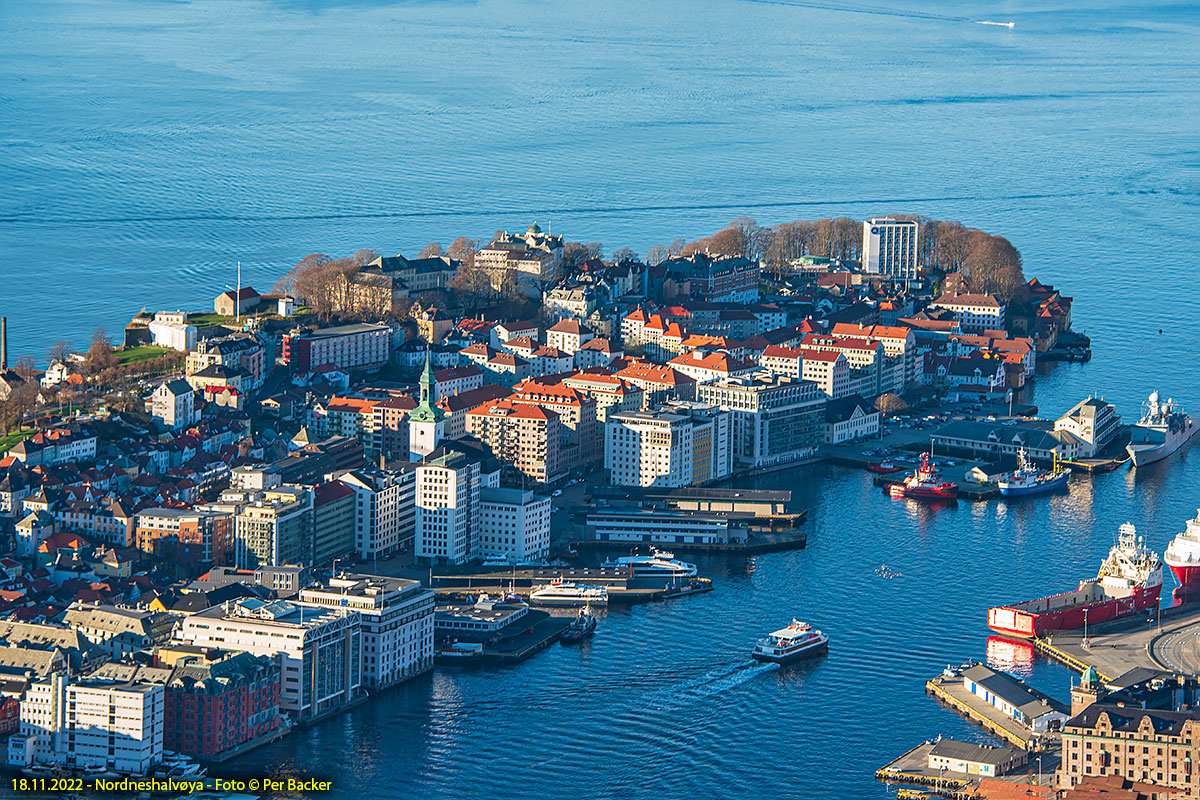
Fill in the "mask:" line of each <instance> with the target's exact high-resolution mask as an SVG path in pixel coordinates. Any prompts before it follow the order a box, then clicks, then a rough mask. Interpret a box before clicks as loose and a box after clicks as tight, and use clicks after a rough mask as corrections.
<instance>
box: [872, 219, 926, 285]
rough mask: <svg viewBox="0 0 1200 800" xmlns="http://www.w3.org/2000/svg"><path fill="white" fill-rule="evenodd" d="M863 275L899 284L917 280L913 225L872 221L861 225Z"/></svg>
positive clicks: (890, 220)
mask: <svg viewBox="0 0 1200 800" xmlns="http://www.w3.org/2000/svg"><path fill="white" fill-rule="evenodd" d="M862 265H863V271H864V272H866V273H867V274H868V275H888V276H891V277H893V278H897V279H899V280H912V279H914V278H916V277H917V223H916V222H910V221H902V220H897V219H892V218H891V217H873V218H871V219H869V220H867V221H866V222H864V223H863V243H862Z"/></svg>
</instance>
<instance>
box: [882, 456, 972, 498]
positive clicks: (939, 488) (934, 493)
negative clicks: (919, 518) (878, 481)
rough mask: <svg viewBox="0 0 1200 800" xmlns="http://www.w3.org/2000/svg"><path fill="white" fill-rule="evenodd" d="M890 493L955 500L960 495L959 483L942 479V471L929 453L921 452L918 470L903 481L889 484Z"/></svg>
mask: <svg viewBox="0 0 1200 800" xmlns="http://www.w3.org/2000/svg"><path fill="white" fill-rule="evenodd" d="M888 494H890V495H891V496H892V497H918V498H926V499H930V500H953V499H954V498H955V496H956V495H958V484H955V483H951V482H950V481H945V480H942V476H941V473H939V472H938V471H937V467H935V466H934V465H933V463H932V462H931V461H930V460H929V453H921V463H920V465H919V466H918V467H917V471H916V472H912V473H910V474H908V475H905V476H904V480H903V481H902V482H900V483H893V484H892V485H891V486H889V487H888Z"/></svg>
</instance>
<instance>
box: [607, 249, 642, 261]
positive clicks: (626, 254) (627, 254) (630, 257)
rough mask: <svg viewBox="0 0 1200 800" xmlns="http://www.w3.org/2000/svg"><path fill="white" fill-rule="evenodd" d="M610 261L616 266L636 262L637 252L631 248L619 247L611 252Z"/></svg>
mask: <svg viewBox="0 0 1200 800" xmlns="http://www.w3.org/2000/svg"><path fill="white" fill-rule="evenodd" d="M612 260H613V261H614V262H616V263H618V264H624V263H625V262H626V261H637V260H638V254H637V251H636V250H634V249H633V248H631V247H620V248H618V249H616V250H614V251H613V254H612Z"/></svg>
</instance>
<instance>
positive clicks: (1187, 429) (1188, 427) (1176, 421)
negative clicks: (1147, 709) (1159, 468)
mask: <svg viewBox="0 0 1200 800" xmlns="http://www.w3.org/2000/svg"><path fill="white" fill-rule="evenodd" d="M1195 432H1196V426H1195V425H1193V424H1192V418H1191V417H1189V416H1188V415H1187V414H1185V413H1184V412H1183V406H1181V405H1179V404H1178V403H1176V402H1175V401H1174V400H1172V399H1171V398H1167V399H1166V400H1165V401H1164V400H1163V399H1162V398H1161V397H1160V396H1159V394H1158V392H1151V393H1150V397H1149V399H1147V400H1146V402H1145V403H1143V404H1142V418H1141V419H1140V420H1138V423H1137V425H1134V426H1133V427H1132V428H1130V431H1129V433H1130V439H1129V444H1128V445H1127V446H1126V448H1125V450H1126V451H1127V452H1128V453H1129V458H1130V460H1131V461H1132V462H1133V466H1135V467H1144V466H1146V465H1147V464H1153V463H1154V462H1155V461H1162V460H1163V459H1164V458H1166V457H1167V456H1169V455H1171V453H1174V452H1175V451H1176V450H1178V449H1179V448H1180V447H1181V446H1183V444H1184V443H1185V442H1186V441H1187V440H1188V439H1190V438H1192V434H1193V433H1195Z"/></svg>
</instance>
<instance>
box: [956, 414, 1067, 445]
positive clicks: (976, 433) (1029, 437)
mask: <svg viewBox="0 0 1200 800" xmlns="http://www.w3.org/2000/svg"><path fill="white" fill-rule="evenodd" d="M932 438H935V439H938V438H940V439H964V440H966V441H972V442H991V443H995V444H1004V445H1012V446H1016V447H1027V448H1030V449H1032V450H1053V449H1054V448H1055V447H1057V446H1059V445H1060V444H1062V441H1063V439H1065V438H1067V436H1066V435H1065V434H1061V433H1059V432H1056V431H1053V430H1048V429H1046V428H1037V427H1033V426H1031V425H998V424H995V423H991V422H972V421H971V420H953V421H951V422H948V423H946V424H945V425H943V426H942V427H941V428H939V429H938V430H936V431H934V433H933V434H932Z"/></svg>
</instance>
